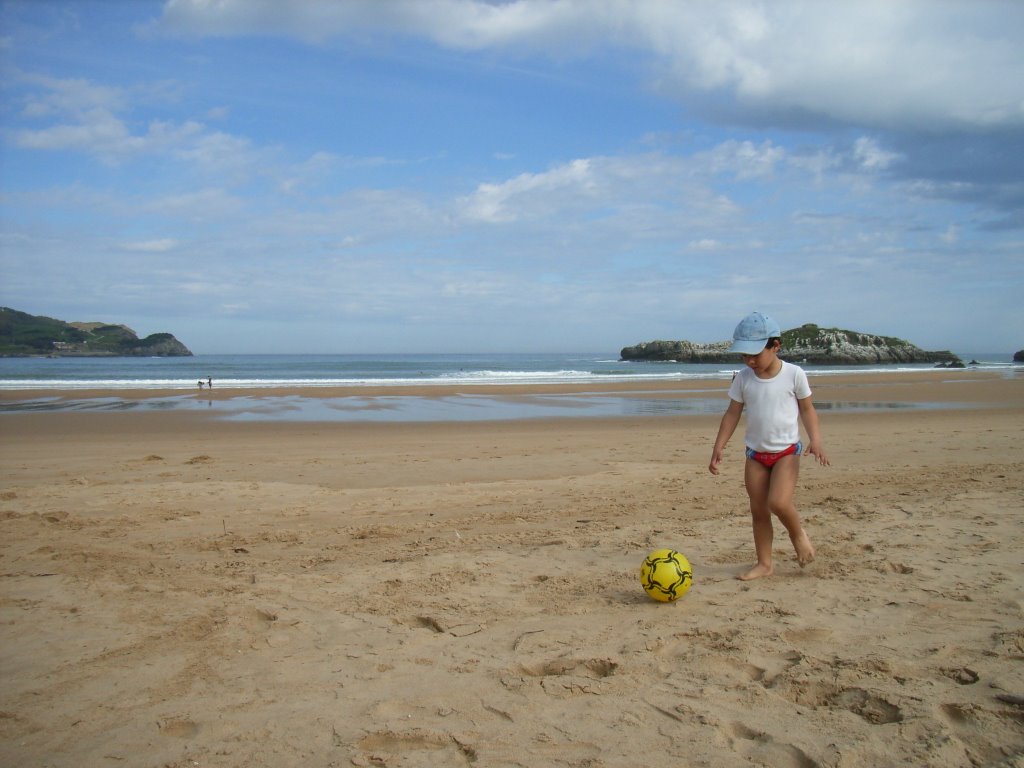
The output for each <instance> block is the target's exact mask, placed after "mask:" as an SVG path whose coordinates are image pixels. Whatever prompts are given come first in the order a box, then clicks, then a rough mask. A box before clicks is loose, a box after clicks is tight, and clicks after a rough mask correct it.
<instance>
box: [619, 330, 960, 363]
mask: <svg viewBox="0 0 1024 768" xmlns="http://www.w3.org/2000/svg"><path fill="white" fill-rule="evenodd" d="M730 345H731V342H729V341H718V342H714V343H711V344H695V343H693V342H690V341H649V342H645V343H642V344H637V345H635V346H631V347H624V348H623V349H622V351H621V352H620V355H621V357H622V359H623V360H647V361H659V360H660V361H674V362H681V363H731V364H735V363H736V362H737V361H738V360H739V356H738V355H736V354H734V353H731V352H729V347H730ZM779 356H780V357H781V358H782V359H783V360H789V361H790V362H794V363H805V364H810V365H877V364H887V363H939V364H941V365H943V366H950V367H951V366H962V365H963V362H962V361H961V360H960V358H958V357H957V356H956V355H954V354H953V353H952V352H948V351H941V352H928V351H925V350H923V349H921V348H920V347H916V346H914V345H913V344H911V343H910V342H909V341H904V340H903V339H897V338H895V337H892V336H878V335H875V334H868V333H858V332H856V331H846V330H842V329H840V328H820V327H818V326H817V325H814V324H813V323H808V324H806V325H802V326H800V327H799V328H793V329H791V330H788V331H783V332H782V351H781V352H780V354H779Z"/></svg>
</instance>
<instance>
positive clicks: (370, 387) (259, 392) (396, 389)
mask: <svg viewBox="0 0 1024 768" xmlns="http://www.w3.org/2000/svg"><path fill="white" fill-rule="evenodd" d="M808 379H809V380H810V382H811V388H812V390H813V391H814V393H815V394H814V397H815V400H818V399H820V398H819V397H818V394H817V393H818V392H819V391H825V392H832V393H836V392H839V393H840V394H844V393H846V392H849V391H864V390H865V389H866V388H871V390H872V391H873V392H874V393H876V394H877V393H881V394H882V396H884V397H887V396H888V394H890V393H891V392H892V391H900V392H901V393H904V392H905V390H904V389H902V388H903V387H906V386H908V385H913V386H914V387H915V389H914V391H913V392H910V395H909V396H910V397H911V398H913V399H914V400H915V401H920V400H922V399H930V398H922V397H920V396H918V394H916V393H918V392H920V391H924V390H925V389H927V391H929V392H936V391H937V390H935V389H934V388H935V387H936V386H939V385H942V386H944V387H950V388H953V389H956V390H957V391H958V393H961V394H963V393H966V392H967V391H968V390H967V389H965V387H966V386H967V385H988V386H992V385H994V384H995V383H996V382H1012V381H1024V369H1021V370H1020V371H1017V370H1016V369H1010V370H1007V371H991V370H970V369H927V370H920V371H906V370H904V371H894V372H878V373H876V372H861V373H829V374H826V375H814V374H808ZM729 383H730V382H729V380H728V379H726V378H714V379H711V378H709V379H683V380H671V381H665V380H653V381H635V380H633V381H615V382H601V381H583V382H565V383H561V382H559V383H543V384H533V383H516V384H504V383H493V384H415V385H406V384H395V385H382V384H366V385H361V384H360V385H355V384H353V385H339V386H333V385H331V386H320V385H295V386H267V387H230V386H224V387H220V386H215V387H214V388H213V389H167V388H164V389H149V388H136V389H132V388H115V387H108V388H104V387H92V388H87V389H75V388H63V389H62V388H59V387H55V388H52V389H4V390H0V403H10V402H22V401H26V400H37V399H48V398H49V399H60V400H76V399H81V400H88V399H96V398H109V397H114V398H119V399H122V400H147V399H158V398H172V397H194V398H197V399H202V400H214V401H218V400H227V399H231V398H237V397H251V398H259V397H284V396H302V397H307V398H314V399H327V398H341V397H388V396H392V397H410V396H411V397H424V398H426V397H449V396H452V395H491V396H500V395H511V396H518V395H533V394H551V395H569V394H582V395H601V394H618V393H629V394H636V395H643V396H648V397H667V396H694V395H697V394H704V393H707V392H719V391H721V392H725V391H727V390H728V389H729ZM886 387H898V388H900V389H899V390H886V389H885V388H886ZM985 396H987V395H984V394H982V395H981V397H985ZM971 399H972V400H975V399H977V397H972V398H971Z"/></svg>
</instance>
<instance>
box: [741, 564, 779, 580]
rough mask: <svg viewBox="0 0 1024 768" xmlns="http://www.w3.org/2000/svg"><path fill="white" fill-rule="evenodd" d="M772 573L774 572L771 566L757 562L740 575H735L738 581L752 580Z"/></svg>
mask: <svg viewBox="0 0 1024 768" xmlns="http://www.w3.org/2000/svg"><path fill="white" fill-rule="evenodd" d="M773 573H775V569H774V568H772V566H770V565H761V564H760V563H758V564H757V565H755V566H754V567H753V568H751V569H750V570H749V571H747V572H746V573H744V574H743V575H742V576H737V577H736V578H737V579H739V580H740V581H753V580H754V579H760V578H762V577H764V576H771V575H772V574H773Z"/></svg>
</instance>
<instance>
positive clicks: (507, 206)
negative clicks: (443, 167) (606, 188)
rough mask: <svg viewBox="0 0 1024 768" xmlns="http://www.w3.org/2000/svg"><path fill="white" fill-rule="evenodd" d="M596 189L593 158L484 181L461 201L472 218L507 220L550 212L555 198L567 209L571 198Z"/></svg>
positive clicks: (467, 215)
mask: <svg viewBox="0 0 1024 768" xmlns="http://www.w3.org/2000/svg"><path fill="white" fill-rule="evenodd" d="M595 188H596V182H595V180H594V177H593V175H592V174H591V172H590V161H589V160H573V161H572V162H569V163H566V164H565V165H561V166H559V167H557V168H553V169H551V170H550V171H547V172H544V173H523V174H520V175H519V176H516V177H515V178H512V179H509V180H508V181H505V182H501V183H498V184H493V183H485V184H481V185H480V186H478V187H477V189H476V191H475V192H474V193H473V194H472V195H469V196H467V197H464V198H462V199H461V200H460V201H459V207H460V208H461V210H462V213H463V215H464V216H465V217H466V218H468V219H474V220H478V221H483V222H489V223H507V222H512V221H516V220H519V219H521V218H524V217H528V216H536V215H546V214H548V213H550V211H551V208H550V207H549V206H548V205H547V204H546V203H547V202H549V201H551V202H553V201H552V198H554V197H557V198H558V203H557V205H558V207H560V208H564V207H565V205H566V201H567V200H570V199H578V198H579V197H581V196H583V197H591V196H592V195H593V194H594V192H595Z"/></svg>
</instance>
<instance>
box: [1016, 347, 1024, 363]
mask: <svg viewBox="0 0 1024 768" xmlns="http://www.w3.org/2000/svg"><path fill="white" fill-rule="evenodd" d="M1013 362H1015V363H1024V349H1021V350H1018V351H1017V352H1014V353H1013Z"/></svg>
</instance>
